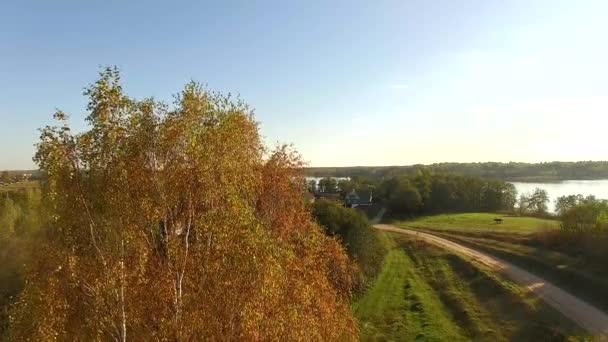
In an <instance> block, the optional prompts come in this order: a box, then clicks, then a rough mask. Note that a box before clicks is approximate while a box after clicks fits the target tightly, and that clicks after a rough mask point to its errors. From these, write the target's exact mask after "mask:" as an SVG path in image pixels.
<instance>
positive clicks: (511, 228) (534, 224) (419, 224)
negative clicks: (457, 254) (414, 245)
mask: <svg viewBox="0 0 608 342" xmlns="http://www.w3.org/2000/svg"><path fill="white" fill-rule="evenodd" d="M494 219H502V222H500V223H497V222H496V221H495V220H494ZM395 225H397V226H399V227H403V228H409V229H436V230H449V231H472V232H475V231H476V232H479V231H487V232H509V233H518V234H529V233H535V232H538V231H542V230H547V229H555V228H558V227H559V222H558V221H556V220H548V219H541V218H535V217H520V216H513V215H504V214H492V213H465V214H442V215H432V216H422V217H419V218H416V219H413V220H407V221H399V222H396V223H395Z"/></svg>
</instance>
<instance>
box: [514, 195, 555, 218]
mask: <svg viewBox="0 0 608 342" xmlns="http://www.w3.org/2000/svg"><path fill="white" fill-rule="evenodd" d="M548 203H549V194H548V193H547V191H546V190H544V189H540V188H536V189H534V191H533V192H532V193H529V194H521V195H520V196H519V202H518V204H517V209H518V211H519V213H520V214H523V215H525V214H536V215H544V214H546V213H547V204H548Z"/></svg>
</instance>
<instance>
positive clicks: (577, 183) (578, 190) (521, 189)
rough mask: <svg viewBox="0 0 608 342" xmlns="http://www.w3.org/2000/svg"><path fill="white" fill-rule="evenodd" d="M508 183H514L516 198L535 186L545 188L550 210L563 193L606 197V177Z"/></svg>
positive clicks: (607, 187) (607, 191) (529, 191)
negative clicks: (557, 181) (553, 181)
mask: <svg viewBox="0 0 608 342" xmlns="http://www.w3.org/2000/svg"><path fill="white" fill-rule="evenodd" d="M510 183H512V184H513V185H515V188H516V189H517V196H518V198H519V195H520V194H522V193H531V192H532V191H534V189H536V188H541V189H544V190H547V193H548V194H549V198H550V202H549V204H548V207H549V211H550V212H554V211H555V200H556V199H557V198H558V197H560V196H564V195H578V194H581V195H583V196H587V195H594V196H595V197H597V198H601V199H608V179H600V180H566V181H562V182H559V183H522V182H510Z"/></svg>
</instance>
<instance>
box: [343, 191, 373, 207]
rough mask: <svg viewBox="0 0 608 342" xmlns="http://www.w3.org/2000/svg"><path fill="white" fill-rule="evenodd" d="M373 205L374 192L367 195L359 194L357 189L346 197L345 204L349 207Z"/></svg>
mask: <svg viewBox="0 0 608 342" xmlns="http://www.w3.org/2000/svg"><path fill="white" fill-rule="evenodd" d="M371 205H372V192H371V191H370V192H369V193H368V194H367V195H359V194H358V193H357V192H356V191H355V190H353V191H351V192H349V193H348V194H347V195H346V197H345V198H344V206H345V207H347V208H356V207H361V206H371Z"/></svg>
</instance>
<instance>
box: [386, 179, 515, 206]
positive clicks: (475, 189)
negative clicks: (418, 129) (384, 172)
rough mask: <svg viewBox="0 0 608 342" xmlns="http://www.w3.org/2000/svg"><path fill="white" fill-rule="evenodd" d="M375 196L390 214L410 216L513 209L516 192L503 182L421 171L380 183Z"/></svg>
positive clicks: (512, 187) (510, 185) (511, 186)
mask: <svg viewBox="0 0 608 342" xmlns="http://www.w3.org/2000/svg"><path fill="white" fill-rule="evenodd" d="M378 196H380V197H381V199H382V200H383V201H384V202H385V203H386V205H387V207H388V209H389V211H390V213H392V214H393V215H398V216H411V215H418V214H422V213H436V212H446V211H448V212H449V211H452V212H466V211H486V212H491V211H498V210H512V209H513V206H514V204H515V202H516V198H517V197H516V196H517V191H516V190H515V187H514V186H513V185H512V184H510V183H506V182H503V181H489V180H483V179H481V178H475V177H464V176H454V175H441V174H432V173H430V172H425V171H422V172H419V173H418V174H416V175H414V176H407V175H403V176H398V177H393V178H391V179H389V180H386V181H384V182H382V183H381V184H380V185H379V191H378Z"/></svg>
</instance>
